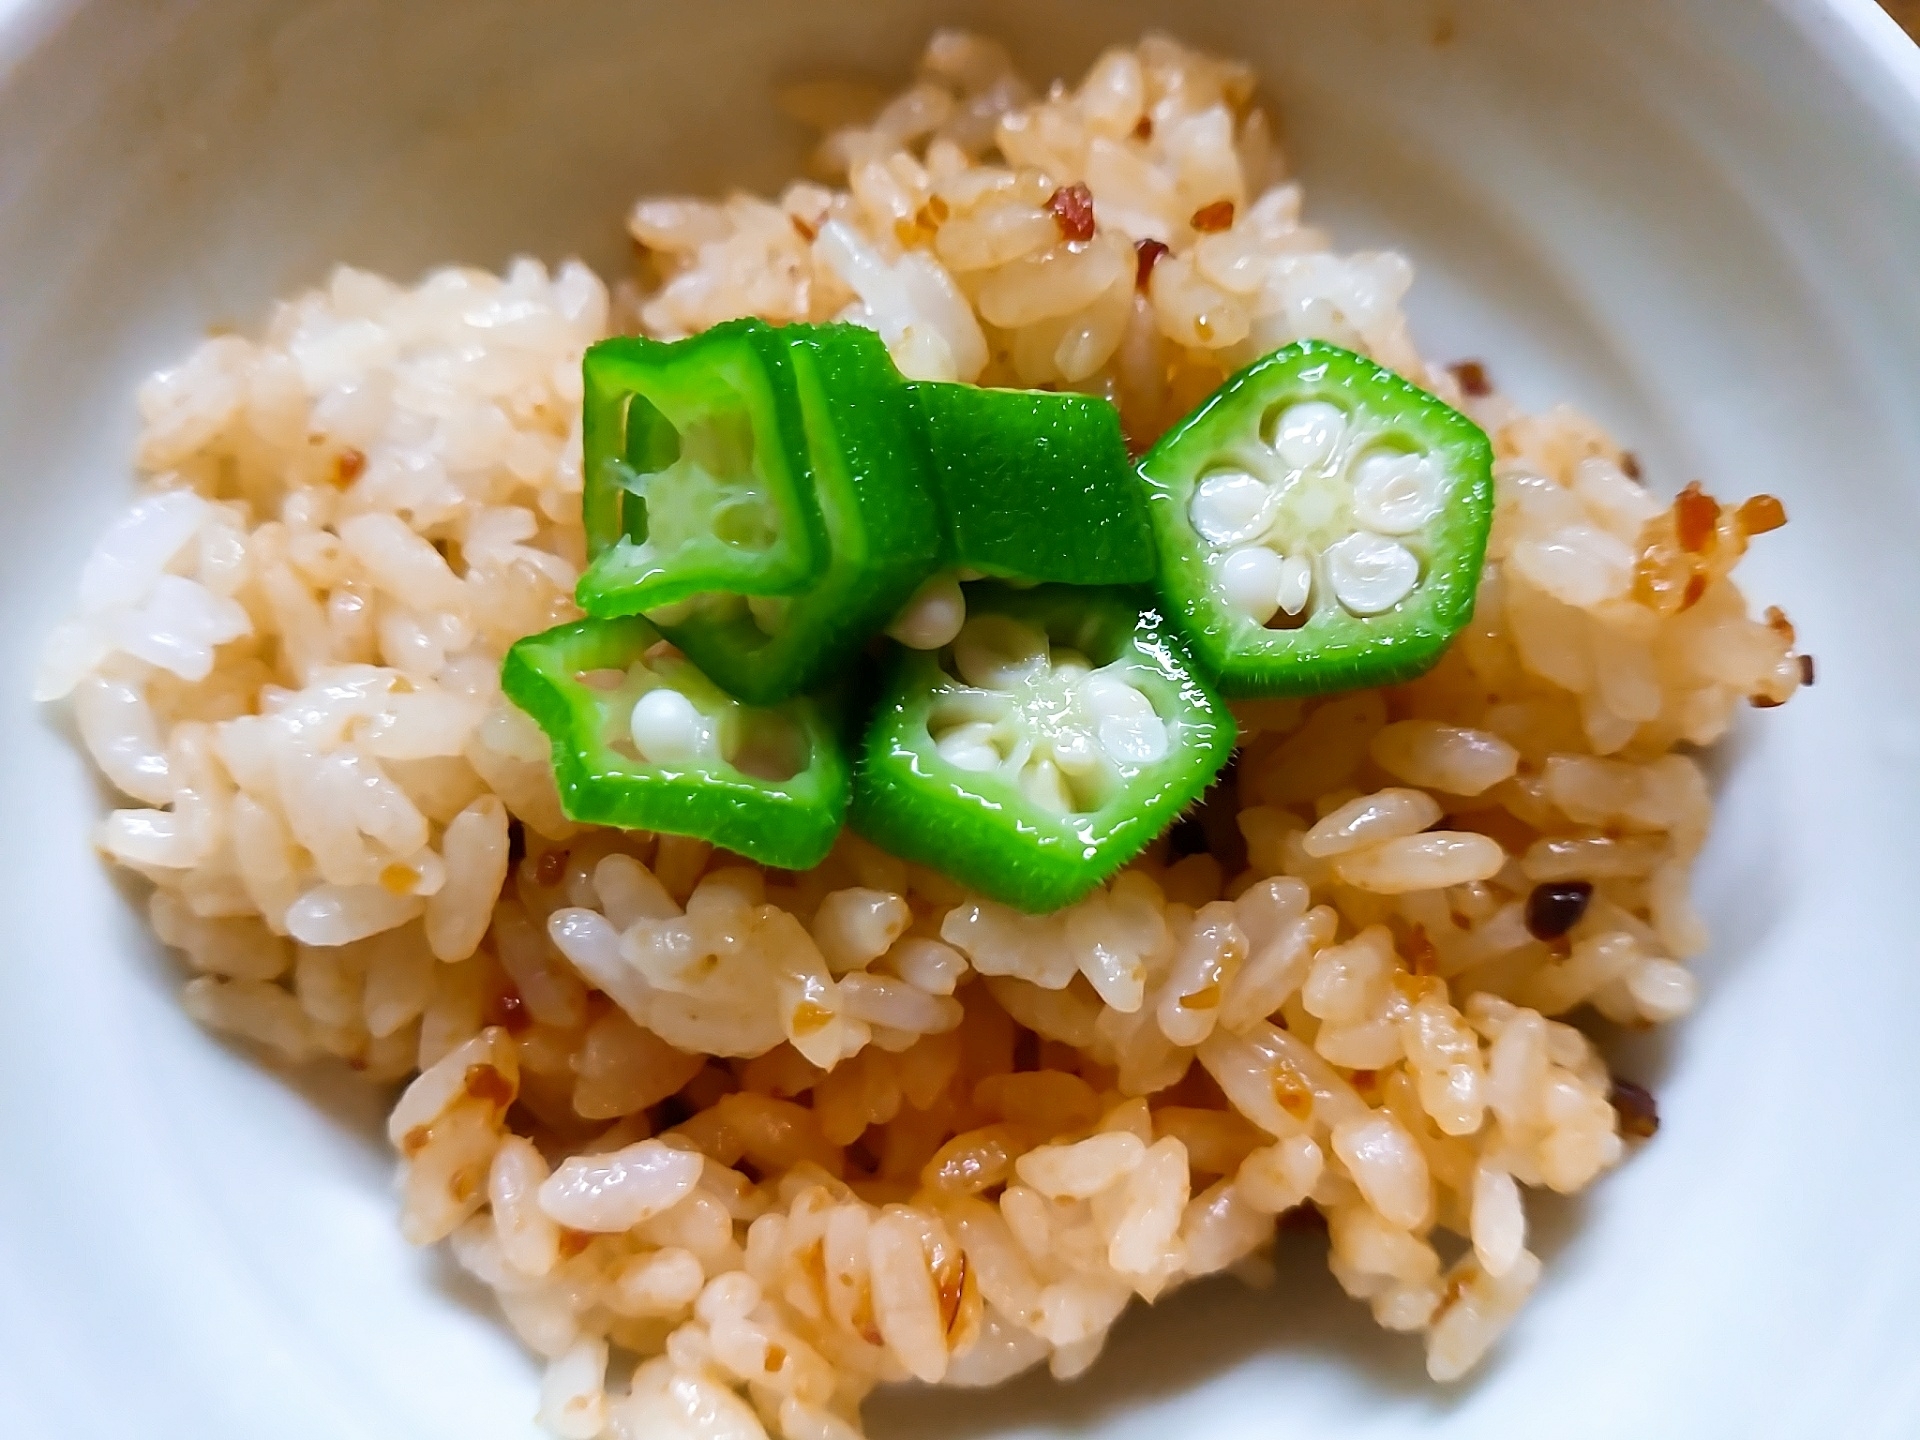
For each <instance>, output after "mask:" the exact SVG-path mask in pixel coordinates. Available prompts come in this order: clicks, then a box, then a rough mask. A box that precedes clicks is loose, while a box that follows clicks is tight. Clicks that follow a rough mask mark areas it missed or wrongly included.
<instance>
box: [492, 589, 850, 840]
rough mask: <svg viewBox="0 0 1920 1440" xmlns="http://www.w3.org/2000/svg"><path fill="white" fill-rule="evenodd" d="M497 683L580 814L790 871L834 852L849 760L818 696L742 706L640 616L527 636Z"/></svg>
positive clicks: (563, 798) (565, 802)
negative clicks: (539, 733)
mask: <svg viewBox="0 0 1920 1440" xmlns="http://www.w3.org/2000/svg"><path fill="white" fill-rule="evenodd" d="M500 684H501V688H502V689H503V690H504V691H505V692H506V695H507V698H508V699H510V700H511V701H513V703H514V704H516V705H518V706H519V707H520V708H521V709H522V710H524V711H526V712H527V714H529V715H531V716H532V717H533V719H534V720H535V721H536V722H538V724H539V725H540V728H541V729H542V730H544V731H545V732H546V733H547V736H548V738H549V739H550V740H552V742H553V773H554V780H555V783H556V785H557V787H558V789H559V792H560V804H561V808H562V809H563V810H565V811H566V813H567V815H568V816H569V817H570V818H572V819H574V820H579V821H583V822H585V823H588V824H593V825H613V826H618V827H620V828H622V829H627V830H655V831H664V832H667V833H669V834H674V835H693V836H697V837H699V838H700V839H702V840H708V841H711V842H712V843H713V844H715V845H719V846H722V847H723V848H725V849H728V850H732V851H734V852H735V853H736V854H740V855H744V856H746V857H747V858H748V859H750V860H757V861H759V862H760V863H762V864H765V865H775V866H779V867H781V868H783V869H791V870H803V869H806V868H807V867H809V866H812V865H817V864H818V863H819V862H820V861H821V860H822V859H824V858H825V857H826V854H827V851H828V850H829V849H831V848H832V846H833V841H834V837H835V836H836V835H837V834H838V833H839V830H840V824H841V821H842V819H843V818H844V817H845V815H846V808H847V796H848V787H849V775H848V767H847V761H846V756H845V753H844V751H843V750H842V749H841V746H840V743H839V740H838V738H837V737H836V734H835V731H834V727H833V724H832V723H831V720H830V717H829V716H828V715H827V714H826V713H825V711H824V710H823V709H822V707H821V706H820V705H819V704H818V703H816V702H815V701H813V700H809V699H794V700H789V701H787V702H786V703H785V704H782V705H779V706H774V707H761V706H750V705H743V704H741V703H740V702H739V701H737V700H735V699H734V698H732V697H731V696H729V695H727V694H726V693H725V692H724V691H722V690H721V689H720V688H719V687H718V686H716V685H715V684H714V683H713V682H712V681H711V680H709V679H707V677H706V676H704V675H702V674H701V673H700V671H699V670H698V669H697V668H695V666H694V665H693V664H692V663H691V662H690V661H688V660H687V659H686V657H685V656H683V655H681V654H680V653H679V651H677V650H676V649H674V647H673V646H672V645H670V644H668V643H667V642H666V641H665V640H664V639H663V638H662V637H661V635H660V632H659V631H658V630H656V629H654V627H653V626H652V625H650V624H648V623H647V622H646V621H645V620H642V619H639V618H637V617H628V618H624V619H614V620H583V621H579V622H576V623H574V624H571V625H562V626H559V627H558V628H556V629H553V630H548V631H546V632H545V633H543V634H540V635H530V636H528V637H527V638H526V639H524V640H521V641H519V642H517V643H516V644H515V645H514V646H513V648H512V649H510V650H509V651H508V652H507V658H506V661H505V663H504V664H503V665H502V666H501V671H500Z"/></svg>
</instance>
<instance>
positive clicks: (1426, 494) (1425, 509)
mask: <svg viewBox="0 0 1920 1440" xmlns="http://www.w3.org/2000/svg"><path fill="white" fill-rule="evenodd" d="M1439 490H1440V477H1439V476H1438V475H1437V474H1435V473H1434V468H1433V464H1432V462H1431V461H1429V460H1428V459H1427V457H1426V456H1424V455H1411V454H1408V453H1406V452H1405V451H1399V450H1375V451H1372V452H1371V453H1369V454H1367V455H1366V456H1364V457H1362V459H1361V460H1360V463H1359V464H1357V465H1355V466H1354V467H1353V513H1354V516H1355V518H1357V519H1358V520H1359V521H1360V522H1361V523H1362V524H1363V525H1365V526H1367V528H1368V529H1370V530H1374V531H1376V532H1378V533H1379V534H1382V535H1411V534H1413V533H1414V532H1416V531H1418V530H1420V529H1422V528H1424V527H1425V526H1426V524H1427V522H1428V521H1429V520H1431V519H1433V517H1434V516H1435V515H1436V514H1438V513H1439V510H1440V497H1439Z"/></svg>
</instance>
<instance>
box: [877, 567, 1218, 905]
mask: <svg viewBox="0 0 1920 1440" xmlns="http://www.w3.org/2000/svg"><path fill="white" fill-rule="evenodd" d="M967 602H968V613H969V616H970V618H971V617H974V616H978V615H982V614H1001V615H1006V616H1010V617H1012V618H1014V619H1016V620H1020V621H1022V622H1024V623H1026V624H1029V625H1032V626H1034V627H1035V628H1037V629H1039V630H1041V631H1042V632H1043V633H1044V634H1045V635H1046V636H1047V638H1048V640H1049V642H1050V643H1051V644H1052V646H1053V647H1054V648H1055V649H1056V650H1058V649H1062V648H1065V649H1070V650H1075V651H1078V652H1080V653H1082V654H1085V655H1086V656H1087V657H1088V659H1089V660H1090V661H1091V662H1092V663H1093V664H1094V665H1095V666H1096V667H1105V666H1108V665H1112V664H1115V663H1118V664H1119V665H1120V666H1121V667H1122V673H1123V674H1124V677H1125V679H1126V681H1127V683H1129V684H1131V685H1133V686H1134V687H1135V688H1136V689H1138V690H1140V691H1141V692H1142V693H1144V694H1145V695H1146V696H1147V697H1148V698H1149V699H1150V700H1151V701H1152V703H1153V708H1154V711H1155V712H1156V714H1157V715H1158V716H1159V717H1160V719H1161V720H1163V721H1164V722H1165V724H1166V726H1167V730H1168V734H1169V738H1170V744H1169V748H1168V753H1167V754H1166V756H1165V757H1164V758H1163V759H1161V760H1159V761H1157V762H1153V763H1150V764H1147V765H1143V766H1139V767H1136V768H1135V769H1134V770H1133V771H1132V773H1126V774H1124V775H1123V778H1122V780H1121V783H1120V784H1119V786H1118V788H1117V790H1116V792H1115V793H1114V794H1113V795H1112V796H1111V797H1110V798H1109V799H1107V800H1106V801H1105V802H1104V803H1102V804H1099V805H1098V806H1096V807H1095V808H1093V809H1092V810H1090V811H1085V812H1080V813H1073V814H1058V813H1054V812H1051V811H1048V810H1045V809H1043V808H1041V807H1039V806H1037V805H1035V804H1034V803H1033V802H1032V801H1031V800H1029V798H1028V797H1027V796H1026V795H1025V794H1024V793H1022V791H1021V789H1020V788H1019V786H1018V784H1017V782H1016V781H1014V780H1013V779H1010V778H1008V777H1006V776H1003V775H998V774H991V773H982V772H979V771H974V770H966V769H962V768H960V767H959V766H957V765H955V764H953V763H952V762H951V761H949V760H948V759H947V758H946V757H945V756H943V755H942V754H941V753H940V751H939V750H938V748H937V746H936V743H935V740H934V736H933V733H932V727H931V719H932V714H933V710H934V706H935V705H936V703H938V702H939V701H940V700H941V699H942V698H943V697H951V696H953V695H955V694H958V693H960V692H963V691H966V690H967V689H968V687H966V686H965V685H963V684H962V682H960V681H959V680H957V679H956V678H955V676H954V674H953V673H951V672H950V668H949V666H950V662H951V649H952V647H947V648H946V649H943V650H941V651H938V652H929V651H910V650H904V649H902V650H898V651H897V652H896V654H895V656H894V660H893V665H892V669H891V671H890V673H889V675H888V678H887V681H886V684H885V688H884V692H883V696H882V699H881V701H880V704H879V706H878V708H877V710H876V712H875V714H874V717H873V719H872V721H871V722H870V724H869V726H868V730H867V736H866V743H865V745H864V747H863V749H862V751H861V754H860V757H859V759H858V761H857V762H856V766H855V776H854V790H853V802H852V807H851V809H850V811H849V815H848V819H849V823H850V824H851V826H852V827H853V829H854V830H856V831H857V832H858V833H860V834H861V835H863V836H865V837H866V838H867V839H869V840H871V841H873V842H874V843H875V844H877V845H879V846H880V847H881V848H882V849H885V850H887V851H889V852H891V853H893V854H895V855H898V856H900V857H902V858H904V859H907V860H911V861H914V862H916V863H919V864H922V865H926V866H928V867H930V868H932V869H935V870H939V871H941V872H943V873H945V874H947V875H949V876H951V877H952V878H953V879H955V880H957V881H959V882H960V883H961V884H963V885H966V886H968V887H969V888H971V889H973V890H976V891H978V892H979V893H981V894H983V895H985V896H987V897H989V898H991V899H994V900H998V901H1000V902H1001V903H1003V904H1007V905H1011V906H1014V907H1015V908H1018V909H1021V910H1025V911H1029V912H1033V913H1044V912H1047V911H1051V910H1056V909H1059V908H1061V907H1062V906H1066V905H1070V904H1072V903H1074V902H1075V901H1076V900H1079V899H1081V898H1083V897H1084V896H1085V895H1086V894H1088V893H1089V892H1090V891H1091V890H1093V889H1094V888H1095V887H1096V886H1098V885H1099V884H1100V883H1101V882H1103V881H1104V880H1106V879H1108V878H1109V877H1110V876H1111V875H1113V874H1114V873H1115V872H1116V871H1117V870H1119V869H1120V868H1121V867H1122V866H1123V865H1125V864H1126V863H1127V861H1129V860H1131V859H1132V858H1133V857H1134V856H1136V855H1137V854H1139V852H1140V851H1141V850H1143V849H1144V848H1145V847H1146V846H1147V845H1148V844H1149V843H1151V842H1152V841H1153V840H1154V839H1155V838H1156V837H1157V836H1158V835H1159V834H1160V833H1161V832H1162V831H1164V830H1165V829H1166V827H1167V826H1168V825H1169V824H1171V823H1172V821H1173V820H1174V819H1175V818H1176V817H1178V815H1179V814H1180V813H1181V812H1182V811H1183V810H1185V809H1186V808H1187V807H1188V806H1189V805H1190V804H1192V803H1193V802H1194V801H1195V800H1196V799H1197V798H1198V797H1199V796H1200V794H1201V793H1202V792H1203V791H1204V790H1205V789H1206V787H1207V786H1208V785H1209V784H1210V783H1211V782H1212V780H1213V778H1214V777H1215V775H1217V774H1218V773H1219V771H1220V769H1221V767H1222V766H1223V765H1225V764H1226V761H1227V759H1228V757H1229V756H1230V755H1231V753H1232V750H1233V745H1234V738H1235V730H1234V723H1233V718H1232V716H1231V714H1230V713H1229V712H1228V710H1227V707H1226V705H1225V703H1224V702H1223V701H1222V700H1221V699H1220V698H1219V696H1218V695H1217V694H1216V693H1215V692H1214V690H1213V688H1212V687H1211V686H1210V685H1209V684H1208V683H1207V681H1206V680H1205V679H1204V678H1202V676H1201V675H1200V673H1199V672H1198V670H1197V668H1196V667H1195V666H1194V665H1193V663H1192V661H1191V659H1190V657H1189V656H1188V655H1187V653H1186V650H1185V647H1184V646H1183V645H1182V644H1181V642H1180V641H1179V639H1178V638H1177V637H1176V636H1175V635H1174V634H1173V633H1172V632H1171V630H1170V628H1169V627H1168V626H1167V625H1166V623H1165V622H1164V620H1163V619H1162V617H1161V615H1160V613H1159V611H1158V610H1157V609H1156V608H1155V606H1154V604H1153V601H1152V597H1151V596H1150V595H1148V594H1147V593H1146V592H1145V591H1143V590H1138V589H1126V588H1120V589H1082V588H1076V587H1068V586H1058V585H1056V586H1041V587H1037V588H1034V589H1030V590H1014V589H1010V588H1008V587H1004V586H999V585H992V584H979V585H973V586H970V587H969V589H968V597H967Z"/></svg>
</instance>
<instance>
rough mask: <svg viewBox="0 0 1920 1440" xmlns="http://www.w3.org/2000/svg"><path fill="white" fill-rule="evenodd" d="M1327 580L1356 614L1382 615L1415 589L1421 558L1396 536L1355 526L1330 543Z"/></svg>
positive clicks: (1417, 582) (1341, 601) (1344, 603)
mask: <svg viewBox="0 0 1920 1440" xmlns="http://www.w3.org/2000/svg"><path fill="white" fill-rule="evenodd" d="M1327 582H1328V584H1330V585H1331V586H1332V587H1333V593H1334V598H1336V599H1337V600H1339V602H1340V603H1341V604H1342V605H1344V606H1346V608H1347V609H1348V610H1350V611H1352V612H1353V613H1354V614H1355V615H1380V614H1384V613H1385V612H1386V611H1388V610H1391V609H1392V608H1393V607H1394V606H1396V605H1398V604H1399V603H1400V602H1401V601H1402V600H1404V599H1406V598H1407V596H1408V595H1410V594H1412V593H1413V587H1414V586H1415V585H1418V584H1419V583H1420V562H1419V561H1418V560H1416V559H1415V558H1414V556H1413V552H1412V551H1410V550H1408V549H1407V547H1406V546H1404V545H1402V544H1400V543H1399V542H1398V541H1397V540H1389V539H1387V538H1386V537H1385V536H1382V535H1375V534H1374V533H1373V532H1372V531H1370V530H1356V531H1354V532H1353V533H1352V534H1351V535H1347V536H1344V537H1342V538H1341V539H1339V540H1336V541H1334V543H1333V544H1331V545H1329V546H1328V547H1327Z"/></svg>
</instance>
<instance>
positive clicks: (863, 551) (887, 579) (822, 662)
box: [661, 324, 942, 704]
mask: <svg viewBox="0 0 1920 1440" xmlns="http://www.w3.org/2000/svg"><path fill="white" fill-rule="evenodd" d="M775 333H776V334H777V335H778V336H780V337H781V339H782V341H783V343H784V344H785V345H786V346H787V347H788V353H789V356H790V363H791V365H792V367H793V371H794V376H795V388H796V397H797V401H798V406H799V413H800V415H801V418H802V423H803V428H804V433H805V434H806V437H807V447H808V449H807V458H808V465H809V469H810V472H811V474H812V477H813V481H814V485H815V495H816V499H817V503H818V507H819V511H820V514H821V517H822V523H823V525H824V529H825V536H826V542H825V553H826V555H827V561H826V565H825V568H824V569H823V571H822V572H821V573H820V574H819V576H818V577H816V578H815V580H814V581H813V582H812V583H811V584H810V585H809V586H808V587H807V588H806V589H805V590H804V591H802V592H800V593H798V594H796V595H794V596H793V597H792V598H791V599H790V600H788V601H786V602H784V607H783V608H784V610H785V615H784V623H783V625H782V627H781V629H780V631H779V632H778V633H776V634H768V633H767V632H766V631H765V630H764V629H762V627H761V626H760V625H759V624H758V623H756V621H755V619H754V618H753V616H752V615H751V614H750V613H748V612H747V611H746V609H745V607H743V606H738V605H735V606H731V607H724V606H723V607H708V608H702V609H697V610H696V611H695V613H693V614H692V615H691V616H689V617H688V618H686V619H684V620H680V621H678V622H676V623H672V624H664V625H662V626H661V629H662V630H663V631H664V632H665V633H666V634H667V635H668V636H669V637H670V638H671V639H672V640H673V642H674V643H675V644H676V645H679V646H680V647H681V648H682V649H683V650H685V651H686V652H687V654H688V655H689V656H690V657H691V658H692V659H693V660H694V661H695V663H697V664H698V665H699V666H700V667H701V669H703V670H704V671H706V673H707V674H708V675H710V676H712V677H713V679H714V680H715V681H717V682H718V683H719V684H721V685H723V686H724V687H726V689H728V690H729V691H731V692H732V693H733V694H735V695H737V696H739V697H740V698H741V699H743V700H747V701H751V702H754V703H756V704H759V703H769V702H771V701H774V700H778V699H780V698H782V697H784V696H787V695H791V694H793V693H795V692H796V691H799V690H802V689H807V688H811V687H813V686H815V685H818V684H821V683H823V682H824V681H826V680H828V679H829V678H832V677H833V675H834V672H835V671H836V670H837V669H838V668H839V667H841V666H843V665H844V664H846V663H847V662H848V661H849V660H851V659H853V658H854V657H855V656H857V655H858V653H859V651H860V649H861V647H862V646H864V645H866V644H867V643H868V641H870V640H871V639H872V638H873V637H874V636H876V635H877V634H879V633H880V631H882V630H883V629H885V628H886V626H887V624H888V623H889V622H890V621H891V620H892V619H893V617H894V615H895V614H896V613H897V612H898V611H899V609H900V607H901V606H902V605H904V604H905V603H906V601H907V599H908V598H909V597H910V596H911V595H912V594H913V592H914V591H915V590H916V589H918V588H919V586H920V584H921V582H923V581H924V580H925V579H926V578H927V577H928V576H929V575H931V574H933V573H934V571H935V570H937V569H938V568H939V566H940V563H941V552H942V528H941V520H940V510H939V506H938V504H937V502H936V500H935V497H934V493H933V491H932V489H931V487H930V485H929V482H928V476H927V469H926V460H925V455H924V451H923V450H922V448H921V446H920V443H919V436H918V432H917V429H916V425H915V419H914V415H913V412H912V410H911V408H910V402H909V400H908V397H907V390H906V385H905V383H904V382H903V381H902V380H901V379H900V377H899V372H898V371H896V370H895V369H894V368H893V361H892V360H891V358H890V357H889V356H888V354H887V348H886V345H885V343H884V342H883V341H882V340H881V339H880V337H879V336H878V335H876V334H874V333H873V332H872V331H870V330H866V329H863V328H862V327H860V326H856V325H846V324H837V325H817V326H816V325H790V326H785V327H783V328H782V329H780V330H779V331H777V332H775Z"/></svg>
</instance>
